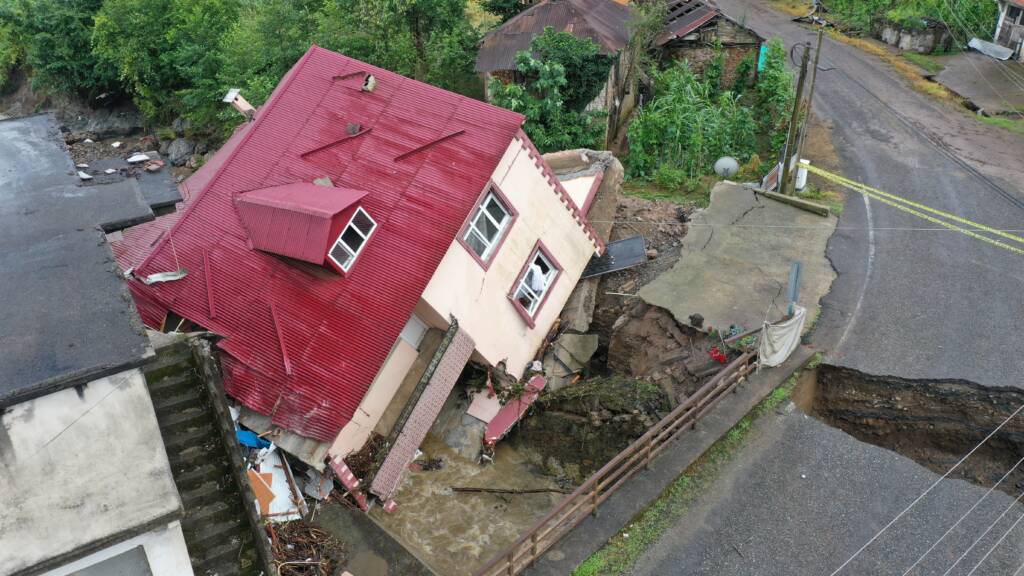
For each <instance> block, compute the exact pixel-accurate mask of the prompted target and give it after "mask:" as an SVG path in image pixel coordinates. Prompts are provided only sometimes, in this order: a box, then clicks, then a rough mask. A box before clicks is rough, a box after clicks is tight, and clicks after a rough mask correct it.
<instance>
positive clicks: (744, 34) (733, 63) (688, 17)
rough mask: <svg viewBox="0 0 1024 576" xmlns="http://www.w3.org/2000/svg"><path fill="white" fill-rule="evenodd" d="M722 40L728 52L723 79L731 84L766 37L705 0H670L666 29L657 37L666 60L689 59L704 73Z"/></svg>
mask: <svg viewBox="0 0 1024 576" xmlns="http://www.w3.org/2000/svg"><path fill="white" fill-rule="evenodd" d="M716 41H717V42H718V43H720V44H721V46H722V51H723V53H724V54H725V66H724V67H723V70H722V82H723V83H724V84H726V85H731V84H732V83H733V81H734V80H735V78H736V67H737V66H738V65H739V63H740V61H741V60H743V59H744V58H746V57H750V58H757V55H758V52H759V51H760V49H761V44H762V43H763V42H764V39H763V38H761V37H760V36H758V35H757V33H755V32H754V31H753V30H751V29H750V28H747V27H746V26H743V25H742V24H740V23H739V22H736V21H735V20H733V19H731V18H729V17H728V16H726V15H725V14H722V12H720V11H719V10H718V9H717V8H715V7H713V6H711V5H710V4H708V3H707V2H704V1H702V0H670V1H669V3H668V15H667V17H666V19H665V32H664V33H663V34H662V35H661V36H660V37H658V39H657V40H656V41H655V46H656V47H657V48H658V49H659V50H660V52H661V58H662V59H663V60H686V61H688V62H689V63H690V66H691V68H692V69H693V71H694V72H696V73H698V74H700V73H702V72H703V71H704V69H705V68H706V66H707V64H708V63H709V62H711V61H712V60H713V59H714V58H715V55H716V54H715V49H714V44H715V42H716Z"/></svg>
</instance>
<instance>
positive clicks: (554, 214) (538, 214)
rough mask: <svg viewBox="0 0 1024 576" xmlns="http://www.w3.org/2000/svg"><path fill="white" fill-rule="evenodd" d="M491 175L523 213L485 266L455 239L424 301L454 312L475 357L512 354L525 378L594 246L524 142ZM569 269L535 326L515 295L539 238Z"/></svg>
mask: <svg viewBox="0 0 1024 576" xmlns="http://www.w3.org/2000/svg"><path fill="white" fill-rule="evenodd" d="M491 178H492V180H493V181H494V182H495V183H496V184H497V185H498V187H499V188H500V189H501V191H502V192H503V193H504V194H505V196H506V197H507V198H508V200H509V202H511V204H512V205H513V207H514V208H515V210H516V211H518V213H519V216H518V218H517V219H516V220H515V222H514V223H513V224H512V227H511V229H510V230H509V231H508V232H507V236H506V238H505V241H504V243H503V244H502V245H501V246H500V248H499V249H498V252H497V254H495V255H494V256H493V260H492V261H491V264H490V267H489V268H488V269H487V270H486V271H485V270H484V269H483V267H481V266H480V265H479V264H478V263H477V262H476V260H474V259H473V257H472V256H471V255H470V254H469V252H468V251H467V250H466V248H464V247H463V246H462V244H460V243H459V242H457V241H456V242H453V243H452V245H451V247H449V248H448V252H447V253H446V254H445V256H444V259H443V260H442V261H441V265H440V266H439V267H438V269H437V271H436V272H435V273H434V277H433V278H432V279H431V280H430V283H429V284H428V285H427V288H426V290H425V291H424V292H423V297H422V298H423V301H424V302H426V303H427V304H428V305H429V306H430V307H431V308H433V309H434V311H435V312H436V313H437V315H439V316H440V317H442V318H448V317H449V315H453V316H455V317H456V318H458V319H459V325H460V327H462V328H463V329H464V330H466V331H467V332H468V333H469V335H470V336H471V337H472V338H473V340H474V341H475V342H476V357H478V358H482V359H483V360H484V361H486V362H488V363H490V364H497V363H498V362H500V361H502V360H505V361H506V367H507V370H508V371H509V373H510V374H513V375H514V376H517V377H518V376H521V375H522V373H523V370H524V369H525V367H526V365H527V363H528V362H529V361H530V360H532V359H533V356H534V354H535V353H536V351H537V349H538V347H539V346H540V344H541V342H542V341H543V339H544V336H545V335H546V334H547V332H548V330H549V329H550V327H551V324H552V323H553V322H554V321H555V319H556V318H558V314H559V312H560V311H561V310H562V307H563V306H564V305H565V302H566V300H567V299H568V298H569V295H570V294H571V293H572V290H573V287H575V285H576V282H577V281H578V279H579V276H580V274H581V273H582V272H583V268H584V267H585V266H586V264H587V262H588V261H589V260H590V258H591V256H593V255H594V252H595V247H594V244H593V243H592V242H591V240H590V239H589V238H588V236H587V234H586V232H585V231H584V230H583V229H582V228H581V227H580V225H579V224H578V223H577V222H576V221H575V220H574V219H573V217H572V214H571V213H570V212H569V210H568V209H567V208H566V207H565V205H564V204H562V201H561V197H560V196H559V194H558V193H557V192H556V191H555V190H554V188H552V186H551V185H550V184H549V183H548V180H547V178H546V177H545V176H544V174H543V173H542V172H541V170H540V169H539V168H538V167H537V166H536V164H535V161H534V160H533V159H532V158H531V157H530V153H529V152H528V151H527V149H526V148H525V147H524V145H523V143H522V142H520V141H519V140H517V139H513V141H512V144H511V145H510V146H509V148H508V150H506V152H505V155H504V156H503V157H502V159H501V162H500V163H499V164H498V167H497V168H496V169H495V170H494V174H493V175H492V177H491ZM538 239H540V240H541V241H543V242H544V245H545V247H546V248H547V249H548V251H549V252H550V253H551V255H552V256H553V257H554V258H555V260H557V261H558V264H560V265H561V267H562V274H561V276H559V278H558V279H557V280H556V282H555V284H554V285H553V286H552V287H551V288H550V295H549V296H548V298H547V300H546V301H545V303H544V305H543V306H542V307H541V309H540V310H539V311H538V312H537V314H536V316H535V318H534V322H535V327H534V328H532V329H531V328H530V327H529V325H527V323H526V322H525V321H524V320H523V318H522V317H521V316H520V315H519V314H518V312H516V310H515V308H514V307H513V305H512V302H511V301H510V300H509V298H508V294H509V292H510V291H511V289H512V285H513V283H514V282H515V281H516V279H517V278H518V276H519V273H520V271H522V269H523V265H524V264H525V263H526V260H527V259H528V258H529V257H530V255H531V254H532V252H533V248H534V246H535V245H536V244H537V240H538Z"/></svg>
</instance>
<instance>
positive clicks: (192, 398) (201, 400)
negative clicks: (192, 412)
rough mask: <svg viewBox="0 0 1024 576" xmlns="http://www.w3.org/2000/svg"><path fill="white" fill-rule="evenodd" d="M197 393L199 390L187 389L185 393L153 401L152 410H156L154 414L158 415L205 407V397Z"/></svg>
mask: <svg viewBox="0 0 1024 576" xmlns="http://www.w3.org/2000/svg"><path fill="white" fill-rule="evenodd" d="M199 392H200V390H198V389H196V388H189V390H188V391H187V392H182V393H180V394H175V395H173V396H165V397H163V398H160V399H154V400H153V408H155V409H156V413H157V414H158V415H159V414H166V413H171V412H174V411H177V410H185V409H186V408H192V407H205V406H206V404H207V403H206V397H205V396H204V395H202V394H200V393H199Z"/></svg>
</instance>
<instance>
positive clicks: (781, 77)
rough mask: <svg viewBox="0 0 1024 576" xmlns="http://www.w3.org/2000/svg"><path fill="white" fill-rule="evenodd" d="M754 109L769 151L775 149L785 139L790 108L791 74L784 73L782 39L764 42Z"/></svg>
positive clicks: (784, 58) (784, 62)
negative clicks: (764, 50)
mask: <svg viewBox="0 0 1024 576" xmlns="http://www.w3.org/2000/svg"><path fill="white" fill-rule="evenodd" d="M754 92H755V94H756V100H757V103H756V108H757V114H758V117H759V118H760V119H761V124H762V129H763V131H764V132H765V133H766V134H767V136H768V139H769V141H770V142H771V145H772V149H774V150H778V149H781V148H782V145H783V144H784V143H785V140H786V124H787V123H788V120H789V113H790V111H791V110H792V108H791V107H792V105H793V98H794V94H793V75H792V74H790V73H789V72H788V71H786V48H785V46H784V45H783V44H782V40H779V39H778V38H772V39H771V40H769V41H768V51H767V53H766V54H765V58H764V68H763V69H762V70H761V73H760V76H759V78H758V80H757V86H755V87H754Z"/></svg>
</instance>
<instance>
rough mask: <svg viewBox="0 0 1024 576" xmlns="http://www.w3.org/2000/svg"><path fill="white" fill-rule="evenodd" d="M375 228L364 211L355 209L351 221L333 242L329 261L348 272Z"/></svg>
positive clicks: (371, 219)
mask: <svg viewBox="0 0 1024 576" xmlns="http://www.w3.org/2000/svg"><path fill="white" fill-rule="evenodd" d="M376 228H377V223H376V222H374V221H373V218H370V215H369V214H367V212H366V210H363V208H362V206H360V207H359V208H357V209H356V211H355V214H353V215H352V219H351V220H349V221H348V224H347V225H345V229H344V230H342V231H341V235H339V236H338V239H337V240H336V241H335V242H334V246H333V247H332V248H331V251H330V254H329V257H330V259H331V260H332V261H334V263H335V264H337V265H338V267H339V268H341V269H342V270H344V271H345V272H348V271H349V269H350V268H351V267H352V264H353V263H355V261H356V258H357V257H358V256H359V253H360V252H361V251H362V250H363V248H364V247H365V246H366V241H367V240H369V239H370V235H371V234H373V231H374V230H375V229H376Z"/></svg>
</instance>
